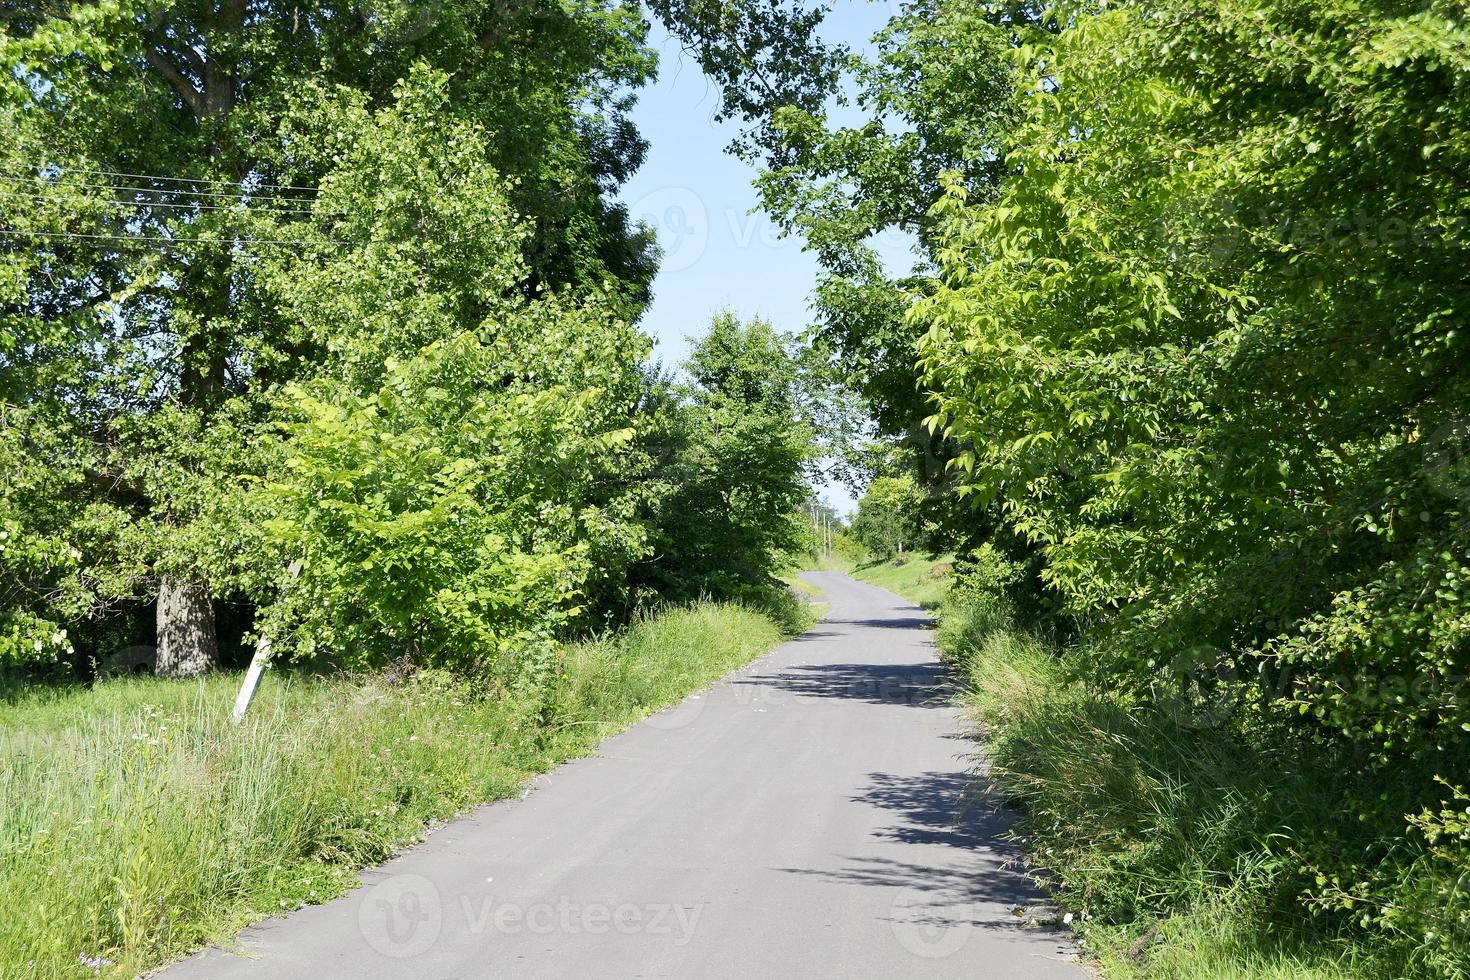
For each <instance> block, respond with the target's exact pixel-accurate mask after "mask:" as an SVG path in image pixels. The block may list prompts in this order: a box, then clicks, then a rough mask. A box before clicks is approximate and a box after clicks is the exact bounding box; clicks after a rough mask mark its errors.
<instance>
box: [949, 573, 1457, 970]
mask: <svg viewBox="0 0 1470 980" xmlns="http://www.w3.org/2000/svg"><path fill="white" fill-rule="evenodd" d="M939 643H940V647H941V649H942V650H943V651H944V652H945V654H946V656H947V657H948V658H949V659H950V661H951V662H952V663H953V665H954V666H955V668H956V669H957V671H958V672H959V673H960V674H961V676H962V677H963V679H964V680H965V681H966V682H967V688H968V689H967V693H966V695H965V700H966V702H967V704H968V706H969V708H970V709H971V711H972V713H973V715H974V717H975V719H976V720H977V721H978V722H979V724H980V725H981V727H982V730H983V732H984V734H985V736H986V740H987V752H986V754H987V757H988V760H989V768H988V771H987V773H986V779H987V781H988V782H989V784H990V785H991V787H992V790H993V791H994V792H996V793H998V794H999V795H1000V796H1001V797H1002V798H1004V799H1005V800H1006V801H1007V802H1009V803H1010V804H1012V805H1014V806H1015V807H1017V809H1018V810H1019V811H1020V817H1019V822H1018V824H1017V835H1018V837H1019V838H1020V839H1021V840H1022V841H1023V842H1024V844H1025V846H1026V848H1027V849H1028V851H1029V852H1030V855H1031V857H1032V859H1033V861H1034V862H1035V863H1036V864H1037V865H1039V866H1040V867H1043V868H1046V869H1047V871H1048V872H1049V873H1050V874H1051V875H1052V876H1053V877H1052V878H1051V879H1050V883H1051V884H1052V885H1053V886H1054V888H1055V890H1056V892H1057V894H1058V897H1059V899H1060V900H1061V902H1062V903H1063V904H1064V905H1065V906H1066V907H1068V908H1069V909H1071V910H1073V911H1074V912H1075V913H1077V914H1078V916H1079V920H1078V921H1079V926H1080V928H1081V930H1082V934H1083V937H1084V942H1085V943H1086V945H1087V946H1088V948H1089V951H1090V952H1091V954H1092V955H1093V956H1094V957H1095V959H1096V960H1097V962H1098V964H1099V965H1100V966H1101V968H1102V969H1103V972H1104V973H1105V975H1106V976H1108V977H1114V978H1128V980H1134V978H1137V980H1145V978H1148V980H1152V978H1170V980H1175V978H1180V980H1183V978H1190V980H1193V978H1198V980H1206V978H1210V980H1216V978H1236V977H1238V978H1251V980H1277V978H1280V980H1286V978H1293V980H1296V978H1306V980H1339V978H1341V980H1346V978H1349V977H1351V978H1385V980H1386V978H1390V977H1406V976H1429V975H1441V974H1440V973H1439V972H1438V971H1437V970H1435V969H1433V968H1431V966H1430V965H1429V964H1428V963H1427V961H1426V960H1425V959H1424V958H1423V956H1422V954H1421V953H1420V951H1418V950H1417V949H1415V948H1414V947H1413V945H1412V944H1409V943H1406V942H1403V941H1399V940H1396V939H1395V938H1393V937H1390V936H1388V935H1386V934H1382V933H1370V932H1366V931H1364V930H1361V929H1357V928H1355V927H1354V926H1353V924H1352V923H1351V922H1349V921H1346V920H1345V919H1343V918H1342V917H1338V916H1333V915H1328V914H1320V915H1314V914H1312V912H1311V910H1310V909H1309V908H1308V907H1306V906H1305V905H1303V904H1302V902H1301V901H1300V895H1301V893H1302V891H1303V889H1304V888H1305V887H1306V885H1307V882H1306V878H1307V876H1308V874H1309V872H1308V871H1307V870H1306V869H1305V868H1304V866H1303V862H1302V859H1301V853H1302V852H1307V853H1310V852H1311V850H1312V849H1313V848H1321V847H1322V846H1324V845H1323V842H1324V841H1326V842H1328V843H1327V846H1336V847H1343V848H1349V849H1360V848H1361V847H1362V846H1363V844H1364V839H1366V838H1368V837H1371V836H1372V835H1373V834H1374V833H1375V829H1374V828H1373V827H1371V826H1366V825H1365V826H1362V827H1360V828H1359V827H1358V826H1357V824H1356V822H1355V821H1338V820H1336V819H1335V818H1336V816H1337V815H1338V814H1339V813H1341V812H1342V810H1343V806H1344V800H1345V799H1349V798H1350V793H1351V786H1350V783H1351V779H1352V777H1351V776H1350V775H1348V774H1347V773H1348V772H1349V770H1350V767H1347V766H1341V767H1339V766H1338V765H1336V763H1337V761H1338V760H1333V759H1326V758H1322V757H1320V756H1314V755H1312V753H1311V752H1310V750H1308V749H1306V748H1304V747H1299V746H1293V745H1290V744H1281V743H1267V742H1262V741H1256V740H1254V739H1253V738H1252V737H1251V733H1250V732H1249V731H1244V730H1240V729H1238V728H1236V727H1232V726H1231V725H1230V724H1226V723H1222V722H1218V721H1216V722H1215V723H1209V722H1208V721H1207V720H1206V721H1202V720H1201V719H1200V718H1198V717H1191V716H1178V715H1172V714H1170V713H1167V712H1163V711H1160V710H1158V709H1157V707H1156V706H1152V705H1143V704H1135V703H1130V702H1129V701H1127V700H1126V699H1125V698H1123V697H1121V696H1119V695H1117V694H1113V693H1104V692H1099V691H1095V690H1092V689H1090V688H1088V687H1087V686H1086V685H1084V684H1083V683H1082V682H1081V681H1080V680H1078V679H1076V677H1075V676H1074V675H1073V674H1072V673H1071V672H1070V671H1069V670H1068V669H1067V665H1066V662H1065V660H1064V658H1063V657H1062V656H1061V655H1059V654H1058V653H1057V652H1056V651H1055V650H1053V649H1051V648H1049V647H1048V646H1047V645H1046V644H1044V643H1043V642H1042V641H1040V640H1039V639H1037V638H1036V637H1034V636H1031V635H1029V634H1027V633H1025V632H1024V631H1022V630H1019V629H1017V628H1016V626H1015V625H1014V623H1013V622H1012V618H1011V615H1010V613H1009V610H1008V608H1007V607H1006V606H1005V605H1004V604H1003V603H1002V602H1001V601H999V600H996V599H994V598H989V599H986V598H975V597H971V598H970V599H968V600H966V601H958V600H956V601H953V602H950V603H947V604H946V605H945V606H944V607H943V608H942V610H941V621H940V631H939ZM1343 826H1347V830H1345V831H1344V830H1343V829H1342V828H1343ZM1355 834H1356V835H1357V836H1358V838H1359V839H1354V838H1353V835H1355ZM1333 835H1336V836H1333Z"/></svg>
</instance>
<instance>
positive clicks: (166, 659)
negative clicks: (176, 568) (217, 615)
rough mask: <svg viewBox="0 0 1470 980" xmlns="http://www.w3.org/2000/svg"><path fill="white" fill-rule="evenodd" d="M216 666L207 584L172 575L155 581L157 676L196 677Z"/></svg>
mask: <svg viewBox="0 0 1470 980" xmlns="http://www.w3.org/2000/svg"><path fill="white" fill-rule="evenodd" d="M218 667H219V641H218V639H216V637H215V633H214V605H213V603H212V602H211V601H210V598H209V586H207V585H204V584H202V583H200V582H190V581H188V580H187V579H182V578H179V577H177V576H174V575H164V576H163V577H161V578H160V579H159V581H158V660H157V661H156V663H155V665H154V668H153V672H154V674H156V675H157V676H159V677H198V676H199V675H200V674H206V673H208V672H209V671H211V670H215V669H217V668H218Z"/></svg>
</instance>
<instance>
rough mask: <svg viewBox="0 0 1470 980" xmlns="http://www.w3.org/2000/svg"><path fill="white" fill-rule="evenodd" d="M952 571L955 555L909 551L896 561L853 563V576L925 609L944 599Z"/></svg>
mask: <svg viewBox="0 0 1470 980" xmlns="http://www.w3.org/2000/svg"><path fill="white" fill-rule="evenodd" d="M953 571H954V555H932V554H931V555H925V554H910V555H906V556H905V557H904V560H903V561H901V562H899V561H877V562H867V563H863V564H859V565H856V566H855V567H854V568H853V569H852V572H851V574H852V577H853V578H856V579H859V580H861V581H864V582H868V583H870V584H872V585H876V586H879V587H880V588H884V589H887V590H888V591H889V592H897V593H898V594H899V595H901V596H903V597H904V598H905V599H907V600H909V601H910V602H912V603H914V604H915V605H918V606H923V607H924V608H925V609H936V608H938V607H939V605H940V603H941V602H943V601H944V594H945V592H946V591H947V590H948V589H949V583H950V578H951V575H952V573H953Z"/></svg>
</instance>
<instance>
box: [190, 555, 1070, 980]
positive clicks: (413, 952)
mask: <svg viewBox="0 0 1470 980" xmlns="http://www.w3.org/2000/svg"><path fill="white" fill-rule="evenodd" d="M807 577H808V579H809V581H811V582H813V583H815V584H816V585H819V586H821V587H822V588H823V589H824V590H826V593H827V597H828V601H829V602H830V603H831V606H832V611H831V613H830V614H829V616H828V617H827V618H826V619H825V620H824V621H823V622H822V623H820V624H818V625H817V626H816V627H815V628H814V629H813V630H811V631H810V632H808V633H807V634H805V635H804V636H802V637H800V638H798V639H796V640H794V641H792V642H790V643H787V644H785V645H784V646H782V647H780V648H779V649H777V650H775V651H774V652H772V653H771V654H769V655H768V656H766V657H764V658H762V659H761V660H758V661H756V662H755V663H753V664H751V665H750V666H748V667H746V668H745V669H743V670H740V671H737V672H736V673H734V674H731V675H730V676H728V677H727V678H725V679H724V680H723V681H721V682H720V683H719V684H717V685H716V686H714V687H713V688H711V689H709V690H707V691H705V692H703V693H702V694H700V695H696V696H693V697H691V698H689V699H687V700H686V701H684V702H683V703H682V704H681V705H679V706H677V707H675V708H672V709H670V710H668V711H665V712H663V713H661V714H659V715H655V716H653V717H652V718H650V719H649V720H648V721H646V722H644V723H643V724H640V725H637V726H635V727H634V728H632V729H630V730H629V731H627V732H625V733H623V734H622V735H619V736H617V737H615V738H612V739H610V740H608V741H607V742H605V743H603V745H602V747H601V749H600V751H599V752H598V754H597V755H596V756H595V757H592V758H588V759H581V760H577V761H575V762H572V763H569V764H567V765H565V766H562V767H561V768H560V769H557V770H556V771H554V772H552V773H551V774H549V775H548V776H545V777H543V778H541V779H540V780H538V781H537V784H538V785H537V787H536V788H535V789H534V791H533V792H531V793H530V794H529V795H528V796H527V797H525V798H523V799H521V800H517V801H511V802H504V803H497V804H493V805H490V806H485V807H482V808H480V809H479V810H477V811H476V812H475V813H474V814H473V815H471V816H469V817H468V818H466V819H463V820H460V821H456V822H455V823H452V824H450V825H448V826H446V827H444V828H442V829H441V830H439V831H438V832H437V833H435V834H434V835H432V836H431V837H430V838H429V839H428V841H427V842H425V843H424V844H423V845H421V846H419V847H417V848H415V849H413V850H412V851H409V852H407V853H405V854H403V855H401V856H400V857H398V858H396V859H395V860H393V861H390V862H389V863H388V864H386V865H384V866H383V867H382V868H379V869H376V870H374V871H370V872H368V873H366V874H364V876H363V881H364V886H363V887H362V888H360V889H358V890H357V891H355V892H353V893H351V894H349V895H346V896H344V897H343V898H340V899H338V900H337V901H334V902H331V903H328V904H326V905H322V906H315V907H311V908H306V909H302V910H300V911H297V912H294V913H292V914H291V915H290V916H288V917H286V918H284V919H273V920H270V921H267V922H264V923H261V924H260V925H257V926H255V927H253V928H251V929H249V930H247V931H246V932H245V933H244V934H243V935H242V936H241V937H240V944H241V946H242V947H243V949H244V950H246V951H248V955H247V956H239V955H233V954H228V953H224V952H220V951H217V950H215V951H210V952H207V953H204V954H201V955H199V956H196V957H194V958H192V959H190V960H187V961H185V962H184V963H181V964H179V965H177V966H175V967H174V968H172V969H171V970H169V971H167V972H166V973H165V976H167V977H169V978H170V980H186V978H211V980H215V978H245V977H269V978H271V980H278V978H312V980H335V978H340V977H353V978H359V977H361V978H370V977H413V978H425V980H440V978H479V977H513V978H520V977H559V978H572V980H584V978H601V977H617V978H622V977H680V978H684V977H689V978H706V977H750V978H761V980H764V978H768V977H800V978H808V977H844V978H846V977H873V978H882V980H890V978H902V977H969V978H998V980H1001V978H1003V980H1011V978H1030V977H1038V978H1068V980H1076V978H1083V977H1085V976H1086V975H1087V974H1086V972H1085V971H1084V970H1083V968H1082V967H1081V966H1079V965H1078V964H1077V963H1076V962H1074V961H1073V960H1074V958H1073V955H1072V952H1071V950H1070V948H1069V946H1068V944H1067V942H1066V940H1065V938H1064V937H1062V936H1061V935H1059V934H1058V933H1055V932H1052V931H1050V930H1047V929H1036V928H1031V929H1026V928H1022V927H1021V926H1020V925H1019V924H1018V919H1017V918H1016V916H1014V915H1013V914H1012V909H1013V908H1014V907H1016V906H1022V905H1029V904H1032V903H1035V902H1036V901H1037V896H1036V894H1035V893H1034V892H1032V891H1031V890H1030V889H1029V888H1028V887H1027V885H1026V882H1025V881H1024V880H1023V879H1022V878H1021V877H1020V875H1018V874H1017V873H1015V872H1013V871H1010V870H1006V869H1003V868H1002V867H1001V865H1002V863H1003V862H1004V861H1005V860H1006V859H1007V858H1009V857H1011V856H1012V854H1011V852H1010V851H1009V849H1008V848H1006V847H1005V846H1004V845H1002V844H1001V843H1000V842H999V841H998V837H999V834H1000V832H1001V831H1002V830H1003V828H1004V818H1003V817H1002V816H1001V815H999V814H997V813H994V812H990V811H988V810H987V809H986V808H985V807H984V805H978V806H977V805H975V803H974V801H973V800H972V799H967V798H966V797H965V794H964V787H965V785H966V775H965V774H966V770H967V769H968V768H969V767H970V766H971V765H972V759H971V758H970V753H971V752H972V751H973V748H974V746H973V743H971V742H969V741H968V740H967V739H965V738H964V737H963V734H962V732H963V730H964V728H963V723H962V720H961V718H960V716H959V714H958V712H957V711H956V710H955V709H954V708H952V707H950V706H949V705H948V704H947V702H946V699H947V697H948V693H949V692H948V691H947V690H946V689H945V687H944V684H943V678H942V676H941V673H940V670H939V668H938V666H937V665H936V663H935V660H934V649H933V643H932V638H931V634H930V632H929V630H928V628H927V625H928V624H927V620H926V618H925V617H924V615H923V613H922V612H921V611H920V610H919V609H917V608H916V607H914V606H912V605H910V604H909V603H907V602H905V601H904V600H902V599H900V598H898V597H897V596H895V595H893V594H892V593H890V592H885V591H884V590H882V589H878V588H875V587H873V586H870V585H866V584H863V583H859V582H855V581H853V580H852V579H850V578H848V577H847V576H845V575H840V574H837V573H832V572H816V573H810V574H809V575H808V576H807Z"/></svg>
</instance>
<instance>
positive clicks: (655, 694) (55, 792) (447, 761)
mask: <svg viewBox="0 0 1470 980" xmlns="http://www.w3.org/2000/svg"><path fill="white" fill-rule="evenodd" d="M781 618H783V619H785V620H786V622H784V623H783V624H782V625H778V623H777V621H776V619H774V618H773V617H772V615H770V613H769V612H765V611H755V610H753V609H750V608H745V607H741V606H737V605H730V604H719V603H712V602H703V603H698V604H695V605H693V606H690V607H684V608H678V609H672V610H668V611H665V612H663V613H661V614H658V615H656V616H652V617H650V618H647V619H644V620H642V621H640V622H637V623H635V624H634V625H632V626H631V627H630V628H629V629H627V630H624V631H621V632H618V633H616V634H611V635H608V636H606V637H603V638H599V639H596V640H591V641H587V642H581V643H574V644H569V645H566V646H563V647H561V648H560V649H559V650H558V651H557V653H556V655H555V663H554V664H553V669H552V670H551V672H550V673H551V676H552V680H551V681H550V686H549V689H543V690H539V691H535V692H527V693H526V694H525V695H524V696H507V695H503V694H502V695H500V696H485V695H484V694H482V693H479V692H477V689H475V688H473V687H471V686H469V685H467V684H465V683H463V682H460V681H457V680H455V679H453V678H451V677H449V676H447V675H442V674H435V673H420V674H417V675H414V676H411V677H409V678H406V679H399V680H397V681H396V682H395V681H394V680H393V679H392V678H391V677H390V676H387V675H383V676H372V677H348V676H340V677H332V678H311V677H299V676H292V675H290V674H284V675H283V674H277V673H274V672H272V673H271V674H268V675H267V679H266V681H265V683H264V684H263V686H262V690H261V692H260V694H259V695H258V698H257V701H256V704H255V705H254V708H253V709H252V714H251V716H250V718H249V719H247V722H246V723H245V724H244V725H241V726H239V727H233V726H231V725H229V724H228V722H227V720H226V716H227V714H228V712H229V707H230V704H231V702H232V700H233V698H234V694H235V690H236V686H237V684H238V677H234V676H228V675H222V676H215V677H210V678H207V679H204V680H201V681H159V680H153V679H151V678H149V679H134V680H116V681H109V682H106V683H102V684H99V685H97V686H96V687H95V688H93V689H90V690H88V689H82V688H75V689H68V690H56V689H39V690H37V691H36V692H34V693H33V694H31V695H28V696H27V695H22V696H20V697H17V698H12V699H11V701H10V703H9V705H8V706H7V707H6V708H5V709H4V710H3V712H0V800H3V806H0V908H4V909H5V910H6V914H5V915H4V916H0V976H4V977H6V978H7V980H11V978H30V977H47V978H50V977H66V976H89V977H90V976H96V975H98V974H99V973H100V974H101V975H104V976H131V975H135V974H137V973H139V972H140V971H144V970H147V969H149V968H152V967H154V966H157V965H158V964H160V963H163V962H165V961H167V960H168V959H170V958H172V957H174V956H177V955H179V954H181V953H184V952H186V951H188V950H190V949H192V948H195V947H198V946H200V945H203V944H206V943H208V942H211V941H217V940H220V939H223V938H225V937H228V936H229V935H231V934H233V933H234V932H235V931H236V930H238V929H239V928H241V927H242V926H244V925H245V924H247V923H249V922H251V921H254V920H257V919H260V918H262V917H264V916H267V915H270V914H273V913H279V912H281V911H284V910H288V909H292V908H296V907H299V906H301V905H304V904H308V903H315V902H321V901H325V900H327V899H329V898H332V897H334V896H336V895H338V894H341V893H342V892H343V891H345V890H347V889H349V888H351V887H352V886H353V885H354V883H355V881H356V872H357V871H358V870H359V869H361V868H362V867H364V866H367V865H370V864H374V863H377V862H380V861H382V860H384V859H385V858H387V857H388V856H390V855H391V854H392V853H393V852H394V851H396V850H398V849H400V848H402V847H404V846H406V845H408V844H411V843H413V842H415V841H417V840H418V839H420V838H421V836H422V834H423V833H424V831H425V829H426V828H427V827H431V826H432V825H434V824H435V823H436V822H438V821H443V820H447V819H449V818H451V817H454V816H455V815H457V814H460V813H462V812H464V811H465V810H466V809H468V808H469V807H471V806H473V805H475V804H477V803H481V802H485V801H490V800H495V799H501V798H504V797H507V796H511V795H514V794H516V793H518V792H519V791H520V788H521V786H522V785H523V784H524V782H525V781H526V780H527V779H528V778H529V777H531V776H533V775H535V774H537V773H540V772H544V771H546V770H548V769H550V768H551V767H553V766H555V765H557V764H558V763H560V762H562V761H564V760H566V759H568V758H571V757H574V756H577V755H582V754H586V753H587V752H588V751H590V750H591V749H592V748H593V747H595V746H596V744H597V743H598V742H599V741H600V740H602V739H603V738H604V737H606V736H608V735H610V734H613V733H615V732H617V731H619V730H621V729H622V728H624V727H626V726H627V725H629V724H631V723H632V722H634V721H636V720H637V719H639V718H641V717H643V716H644V715H646V714H648V713H650V712H651V711H654V710H657V709H659V708H661V707H664V706H667V705H669V704H672V703H674V702H676V701H678V700H679V699H680V698H682V697H683V696H684V695H685V694H687V693H688V692H689V691H691V690H693V689H696V688H698V687H700V686H702V685H704V684H707V683H709V682H711V681H713V680H715V679H717V678H718V677H720V676H721V675H722V674H724V673H726V672H727V671H729V670H732V669H734V668H736V667H739V666H741V665H743V664H745V663H747V662H749V661H750V660H751V659H753V658H755V657H756V656H759V655H760V654H762V653H764V652H765V651H767V650H768V649H770V648H771V647H772V646H774V645H775V644H776V643H778V642H779V641H780V640H781V639H782V638H783V636H784V635H786V634H787V633H789V632H791V631H794V630H797V629H799V628H804V626H805V625H806V624H807V623H808V621H809V619H810V611H809V610H804V609H798V608H796V604H795V603H794V602H793V603H791V608H788V609H784V610H782V611H781Z"/></svg>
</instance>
